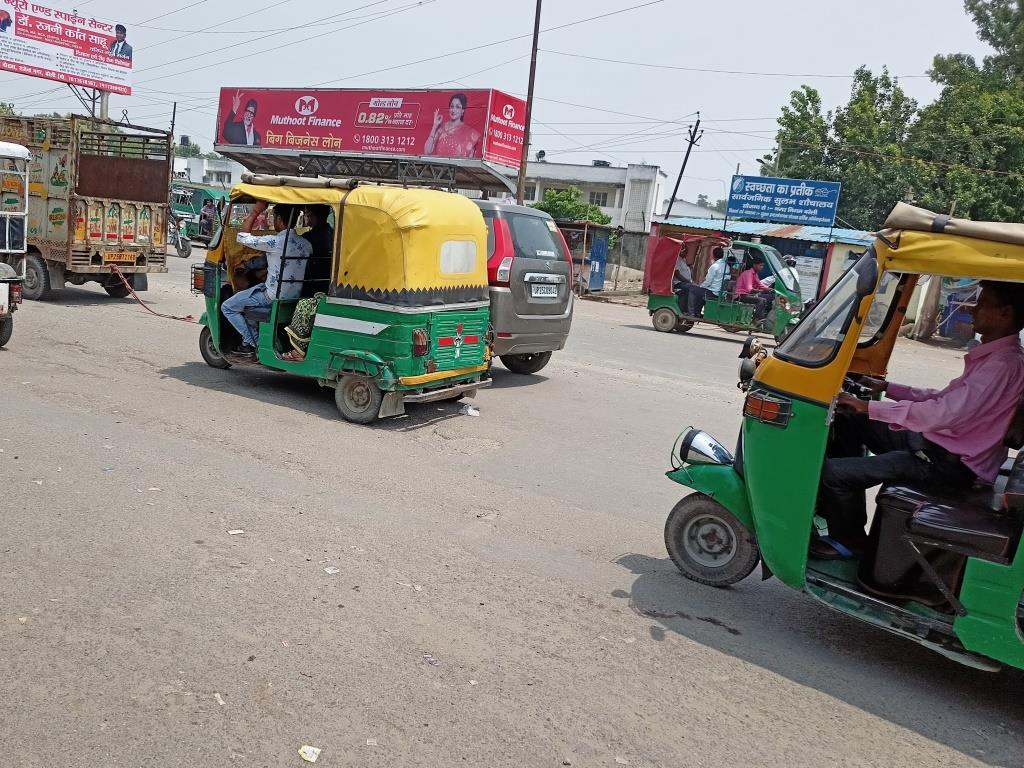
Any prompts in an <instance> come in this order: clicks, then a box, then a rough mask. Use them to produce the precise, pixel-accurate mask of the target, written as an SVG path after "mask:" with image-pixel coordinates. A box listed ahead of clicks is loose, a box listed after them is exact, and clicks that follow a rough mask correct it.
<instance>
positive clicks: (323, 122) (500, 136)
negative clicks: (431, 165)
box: [0, 0, 526, 168]
mask: <svg viewBox="0 0 1024 768" xmlns="http://www.w3.org/2000/svg"><path fill="white" fill-rule="evenodd" d="M2 1H3V0H0V2H2ZM525 115H526V104H525V102H523V100H522V99H518V98H515V97H513V96H509V95H508V94H504V93H501V92H500V91H494V90H466V91H452V90H446V91H435V90H410V91H368V90H348V89H330V90H285V89H277V88H222V89H221V92H220V105H219V109H218V114H217V142H216V144H217V145H220V146H223V147H225V148H227V147H228V146H229V145H234V146H249V147H261V148H263V149H275V150H292V151H298V152H301V153H303V154H323V153H332V152H337V153H342V154H376V155H403V156H407V157H444V158H459V159H472V160H488V161H491V162H494V163H498V164H501V165H504V166H508V167H512V168H518V167H519V163H520V159H521V157H522V151H523V130H524V123H523V120H524V118H525Z"/></svg>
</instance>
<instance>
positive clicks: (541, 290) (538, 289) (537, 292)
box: [530, 283, 558, 299]
mask: <svg viewBox="0 0 1024 768" xmlns="http://www.w3.org/2000/svg"><path fill="white" fill-rule="evenodd" d="M530 295H531V296H532V297H533V298H535V299H557V298H558V286H557V285H545V284H544V283H531V284H530Z"/></svg>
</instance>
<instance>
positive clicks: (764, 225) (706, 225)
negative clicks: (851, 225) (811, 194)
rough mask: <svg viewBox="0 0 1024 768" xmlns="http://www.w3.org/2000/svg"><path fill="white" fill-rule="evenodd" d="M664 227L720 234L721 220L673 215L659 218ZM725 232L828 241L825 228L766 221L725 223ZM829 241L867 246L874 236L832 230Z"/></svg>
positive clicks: (856, 231) (851, 231)
mask: <svg viewBox="0 0 1024 768" xmlns="http://www.w3.org/2000/svg"><path fill="white" fill-rule="evenodd" d="M661 221H662V222H663V223H665V224H672V225H675V226H677V227H688V228H690V229H701V230H709V231H713V232H721V231H722V224H724V223H725V222H724V221H723V220H722V219H701V218H694V217H692V216H673V217H672V218H670V219H661ZM725 231H726V232H727V233H730V234H734V235H759V236H761V237H781V238H784V239H786V240H808V241H810V242H812V243H827V242H828V241H829V231H830V230H829V228H828V227H808V226H803V225H800V224H772V223H771V222H767V221H730V222H728V224H726V227H725ZM831 233H832V240H836V241H838V242H841V243H847V244H848V245H863V246H865V247H866V246H869V245H871V243H873V242H874V240H875V237H874V235H873V234H872V233H870V232H862V231H861V230H859V229H838V228H836V229H833V230H831Z"/></svg>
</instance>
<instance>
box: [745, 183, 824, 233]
mask: <svg viewBox="0 0 1024 768" xmlns="http://www.w3.org/2000/svg"><path fill="white" fill-rule="evenodd" d="M841 189H842V185H841V184H840V183H839V182H837V181H816V180H814V179H776V178H772V177H770V176H733V177H732V187H731V191H730V194H729V208H728V211H727V213H728V216H729V218H730V219H753V220H754V221H772V222H778V223H783V224H806V225H811V226H819V227H831V226H833V225H834V224H835V220H836V209H837V208H838V207H839V192H840V190H841Z"/></svg>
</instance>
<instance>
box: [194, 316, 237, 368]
mask: <svg viewBox="0 0 1024 768" xmlns="http://www.w3.org/2000/svg"><path fill="white" fill-rule="evenodd" d="M199 354H200V355H202V356H203V360H205V361H206V364H207V365H208V366H210V367H211V368H230V367H231V363H229V362H228V361H227V360H225V359H224V357H223V356H222V355H221V353H220V351H219V350H218V349H217V345H216V344H214V343H213V334H212V333H211V332H210V326H208V325H204V326H203V330H201V331H200V332H199Z"/></svg>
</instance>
